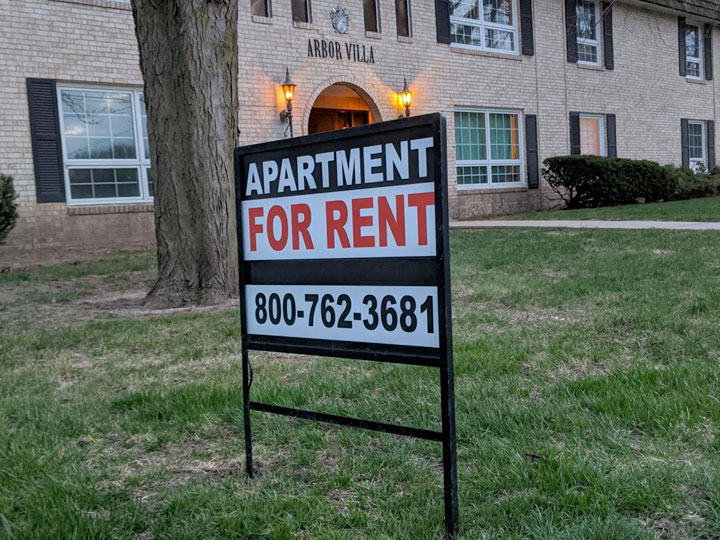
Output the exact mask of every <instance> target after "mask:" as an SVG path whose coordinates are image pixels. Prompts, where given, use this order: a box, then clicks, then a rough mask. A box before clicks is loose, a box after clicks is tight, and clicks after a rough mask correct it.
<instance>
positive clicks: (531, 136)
mask: <svg viewBox="0 0 720 540" xmlns="http://www.w3.org/2000/svg"><path fill="white" fill-rule="evenodd" d="M525 154H526V156H527V175H528V188H530V189H537V188H539V187H540V163H539V160H538V139H537V116H536V115H534V114H526V115H525Z"/></svg>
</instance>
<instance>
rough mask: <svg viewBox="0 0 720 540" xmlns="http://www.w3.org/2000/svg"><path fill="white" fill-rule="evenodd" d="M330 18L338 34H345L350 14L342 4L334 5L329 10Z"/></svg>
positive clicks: (348, 26) (348, 25)
mask: <svg viewBox="0 0 720 540" xmlns="http://www.w3.org/2000/svg"><path fill="white" fill-rule="evenodd" d="M330 20H331V21H332V25H333V28H334V29H335V31H336V32H337V33H338V34H347V33H348V29H349V28H350V16H349V15H348V14H347V10H346V9H345V8H344V7H342V6H335V7H334V8H332V9H331V10H330Z"/></svg>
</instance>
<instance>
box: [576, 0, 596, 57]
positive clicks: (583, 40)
mask: <svg viewBox="0 0 720 540" xmlns="http://www.w3.org/2000/svg"><path fill="white" fill-rule="evenodd" d="M576 14H577V52H578V62H580V63H583V64H591V65H600V2H593V1H591V0H579V1H578V3H577V8H576Z"/></svg>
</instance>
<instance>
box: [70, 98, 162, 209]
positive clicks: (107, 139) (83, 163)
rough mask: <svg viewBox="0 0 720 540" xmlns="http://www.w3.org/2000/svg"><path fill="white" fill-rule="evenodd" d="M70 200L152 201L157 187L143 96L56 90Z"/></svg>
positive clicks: (82, 201) (103, 201)
mask: <svg viewBox="0 0 720 540" xmlns="http://www.w3.org/2000/svg"><path fill="white" fill-rule="evenodd" d="M58 100H59V103H60V106H59V107H58V109H59V111H60V131H61V133H62V146H63V160H64V164H65V182H66V186H65V187H66V193H67V194H68V201H69V202H71V203H118V202H137V201H150V200H152V197H153V185H152V178H151V177H149V174H150V148H149V141H148V136H147V114H146V113H145V101H144V97H143V95H142V92H139V91H137V90H132V89H114V88H81V87H76V86H61V87H58Z"/></svg>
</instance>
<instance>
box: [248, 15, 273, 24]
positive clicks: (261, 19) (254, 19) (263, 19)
mask: <svg viewBox="0 0 720 540" xmlns="http://www.w3.org/2000/svg"><path fill="white" fill-rule="evenodd" d="M252 22H254V23H258V24H272V23H273V20H272V17H263V16H262V15H253V16H252Z"/></svg>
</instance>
